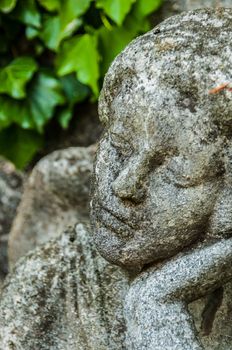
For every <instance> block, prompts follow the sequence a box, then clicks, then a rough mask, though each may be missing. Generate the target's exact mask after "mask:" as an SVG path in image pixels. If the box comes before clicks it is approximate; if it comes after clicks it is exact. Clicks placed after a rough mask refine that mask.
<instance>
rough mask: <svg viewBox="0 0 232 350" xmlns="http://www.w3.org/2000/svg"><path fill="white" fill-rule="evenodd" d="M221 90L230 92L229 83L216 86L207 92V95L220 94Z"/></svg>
mask: <svg viewBox="0 0 232 350" xmlns="http://www.w3.org/2000/svg"><path fill="white" fill-rule="evenodd" d="M222 90H228V91H231V92H232V87H231V83H224V84H221V85H219V86H216V87H215V88H213V89H211V90H209V94H217V93H218V92H220V91H222Z"/></svg>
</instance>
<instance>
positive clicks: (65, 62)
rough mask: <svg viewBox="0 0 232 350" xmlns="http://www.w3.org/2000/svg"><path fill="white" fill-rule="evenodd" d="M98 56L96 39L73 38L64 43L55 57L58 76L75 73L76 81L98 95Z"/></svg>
mask: <svg viewBox="0 0 232 350" xmlns="http://www.w3.org/2000/svg"><path fill="white" fill-rule="evenodd" d="M99 59H100V57H99V54H98V51H97V38H96V36H93V35H90V34H83V35H80V36H74V37H73V38H72V39H69V40H67V41H66V42H64V45H63V47H62V49H61V50H60V52H59V54H58V57H57V67H58V74H59V75H60V76H63V75H66V74H69V73H72V72H76V74H77V79H78V80H79V81H80V82H81V83H82V84H86V85H88V86H90V87H91V89H92V91H93V92H94V94H95V96H97V95H98V92H99V90H98V78H99Z"/></svg>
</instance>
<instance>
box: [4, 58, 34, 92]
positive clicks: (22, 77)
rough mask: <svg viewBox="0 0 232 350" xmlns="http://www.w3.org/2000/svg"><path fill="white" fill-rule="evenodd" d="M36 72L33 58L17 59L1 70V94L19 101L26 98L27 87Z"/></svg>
mask: <svg viewBox="0 0 232 350" xmlns="http://www.w3.org/2000/svg"><path fill="white" fill-rule="evenodd" d="M36 70H37V64H36V62H35V60H34V59H33V58H30V57H18V58H16V59H15V60H13V61H12V62H11V63H10V64H9V65H8V66H6V67H4V68H2V69H1V70H0V93H6V94H8V95H10V96H12V97H14V98H17V99H20V98H23V97H25V96H26V91H25V86H26V84H27V82H28V81H29V80H30V79H31V78H32V76H33V74H34V72H35V71H36Z"/></svg>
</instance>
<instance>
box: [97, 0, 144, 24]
mask: <svg viewBox="0 0 232 350" xmlns="http://www.w3.org/2000/svg"><path fill="white" fill-rule="evenodd" d="M135 1H136V0H97V2H96V7H97V8H102V9H103V10H104V11H105V13H106V14H107V15H108V16H109V17H110V18H111V19H112V20H113V21H114V22H115V23H117V24H118V25H119V26H120V25H121V24H122V22H123V21H124V19H125V17H126V15H127V14H128V13H129V11H130V9H131V6H132V4H133V3H134V2H135ZM143 1H147V0H143Z"/></svg>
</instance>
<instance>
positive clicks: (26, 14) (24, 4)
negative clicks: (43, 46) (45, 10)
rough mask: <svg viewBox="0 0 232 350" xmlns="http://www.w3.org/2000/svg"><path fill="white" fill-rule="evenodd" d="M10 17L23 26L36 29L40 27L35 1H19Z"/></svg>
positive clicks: (39, 17)
mask: <svg viewBox="0 0 232 350" xmlns="http://www.w3.org/2000/svg"><path fill="white" fill-rule="evenodd" d="M12 15H13V17H14V18H16V19H18V20H19V21H21V22H22V23H24V24H27V25H30V26H33V27H36V28H39V27H40V26H41V16H40V12H39V10H38V7H37V4H36V2H35V0H20V1H19V2H18V4H17V6H16V8H15V10H14V12H13V14H12Z"/></svg>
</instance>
